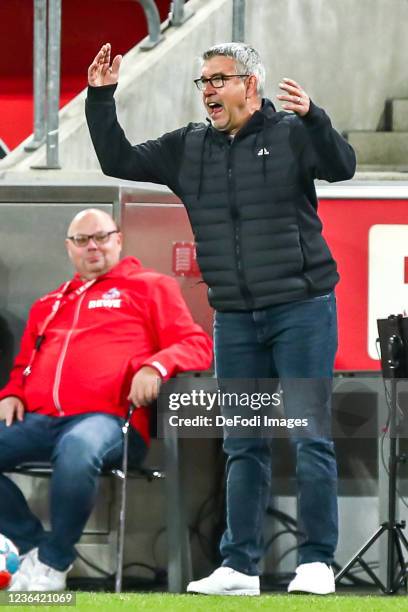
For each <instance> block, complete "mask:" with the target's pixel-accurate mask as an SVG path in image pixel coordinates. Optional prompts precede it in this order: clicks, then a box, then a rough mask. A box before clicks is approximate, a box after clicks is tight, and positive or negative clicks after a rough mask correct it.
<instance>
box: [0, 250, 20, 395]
mask: <svg viewBox="0 0 408 612" xmlns="http://www.w3.org/2000/svg"><path fill="white" fill-rule="evenodd" d="M8 286H9V271H8V269H7V268H6V266H5V265H4V264H3V262H2V261H1V260H0V389H1V388H2V387H4V385H5V384H6V382H7V380H8V377H9V373H10V370H11V367H12V365H13V357H14V350H15V348H16V346H15V344H16V343H15V338H20V337H21V335H22V333H23V329H24V325H25V323H24V321H22V320H21V319H19V318H18V317H16V316H15V315H14V314H13V313H12V312H10V311H9V310H8V309H7V299H8V293H9V292H8Z"/></svg>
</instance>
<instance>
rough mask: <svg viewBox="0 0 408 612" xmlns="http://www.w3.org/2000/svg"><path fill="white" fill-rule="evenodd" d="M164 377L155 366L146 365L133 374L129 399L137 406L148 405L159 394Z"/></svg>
mask: <svg viewBox="0 0 408 612" xmlns="http://www.w3.org/2000/svg"><path fill="white" fill-rule="evenodd" d="M161 382H162V379H161V377H160V374H159V373H158V371H157V370H155V369H154V368H150V367H149V366H144V367H143V368H141V369H140V370H139V371H138V372H136V374H135V375H134V376H133V379H132V384H131V386H130V393H129V395H128V400H129V401H130V402H132V403H133V404H134V405H135V406H147V405H148V404H151V403H152V402H153V401H154V400H155V399H156V398H157V396H158V395H159V389H160V385H161Z"/></svg>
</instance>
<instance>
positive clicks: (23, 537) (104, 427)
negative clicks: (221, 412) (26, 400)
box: [0, 413, 146, 571]
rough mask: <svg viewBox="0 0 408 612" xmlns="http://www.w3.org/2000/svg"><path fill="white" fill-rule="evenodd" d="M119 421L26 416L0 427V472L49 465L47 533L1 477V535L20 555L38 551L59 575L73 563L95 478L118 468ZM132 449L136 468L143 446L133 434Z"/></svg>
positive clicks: (98, 416)
mask: <svg viewBox="0 0 408 612" xmlns="http://www.w3.org/2000/svg"><path fill="white" fill-rule="evenodd" d="M123 422H124V421H123V419H121V418H119V417H115V416H112V415H108V414H102V413H87V414H82V415H78V416H73V417H61V418H57V417H49V416H45V415H41V414H33V413H26V414H25V416H24V420H23V421H22V422H19V421H14V422H13V424H12V425H11V426H10V427H6V426H5V422H4V421H1V422H0V472H7V471H11V470H12V469H13V468H14V467H15V466H16V465H18V464H19V463H21V462H24V461H51V463H52V466H53V472H52V476H51V481H50V504H49V508H50V523H51V531H50V532H49V533H46V532H45V531H44V528H43V526H42V524H41V522H40V521H39V519H38V518H37V517H36V516H35V515H34V514H33V513H32V512H31V510H30V508H29V507H28V504H27V501H26V499H25V498H24V496H23V494H22V492H21V491H20V489H19V488H18V487H17V485H16V484H15V483H14V482H13V481H12V480H11V479H10V478H8V477H7V476H4V474H1V475H0V533H3V534H4V535H6V536H7V537H9V538H10V539H11V540H12V541H13V542H15V544H16V546H17V547H18V548H19V551H20V554H24V553H25V552H28V551H29V550H31V549H32V548H34V547H36V546H38V548H39V559H40V561H42V562H43V563H45V564H46V565H49V566H51V567H53V568H54V569H57V570H60V571H62V570H65V569H66V568H67V567H68V566H69V565H70V564H71V563H72V562H73V560H74V559H75V557H76V553H75V548H74V545H75V544H76V543H77V542H78V540H79V539H80V537H81V534H82V531H83V529H84V527H85V524H86V522H87V520H88V518H89V515H90V514H91V511H92V508H93V506H94V503H95V499H96V494H97V489H98V482H99V474H100V472H101V470H102V469H103V468H105V467H115V466H119V465H120V463H121V460H122V451H123V433H122V429H121V427H122V425H123ZM130 446H131V449H132V450H131V453H132V456H131V458H130V460H131V461H132V463H134V464H136V463H137V464H138V463H140V462H141V461H142V460H143V458H144V456H145V454H146V444H145V443H144V441H143V439H142V438H141V437H140V436H139V434H138V433H137V432H135V431H132V440H131V444H130Z"/></svg>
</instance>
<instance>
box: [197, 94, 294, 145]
mask: <svg viewBox="0 0 408 612" xmlns="http://www.w3.org/2000/svg"><path fill="white" fill-rule="evenodd" d="M286 114H287V113H285V112H283V111H280V112H278V111H276V109H275V106H274V105H273V103H272V102H271V100H269V98H262V106H261V108H260V109H259V110H257V111H255V113H254V114H253V115H252V117H250V119H248V121H247V122H246V124H245V125H244V126H242V128H241V129H240V130H239V132H237V134H236V136H235V138H242V137H243V136H246V135H247V134H255V133H256V132H259V131H261V130H262V129H263V128H264V125H265V123H267V124H268V126H269V125H273V124H275V123H278V122H279V121H281V120H282V119H283V117H284V116H285V115H286ZM207 122H208V124H209V125H208V126H207V129H209V130H210V132H211V134H212V136H213V138H214V139H215V140H219V141H222V142H225V141H226V140H227V139H228V134H225V132H220V131H219V130H216V129H215V128H214V127H213V126H212V125H211V121H210V120H209V119H208V118H207Z"/></svg>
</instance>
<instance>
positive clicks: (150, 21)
mask: <svg viewBox="0 0 408 612" xmlns="http://www.w3.org/2000/svg"><path fill="white" fill-rule="evenodd" d="M136 2H139V4H141V5H142V8H143V10H144V13H145V17H146V21H147V31H148V38H147V40H146V41H144V42H143V43H142V44H141V45H140V48H141V49H142V51H149V50H150V49H153V47H155V46H156V45H158V44H159V42H160V41H162V40H163V36H162V33H161V30H160V25H161V24H160V13H159V11H158V8H157V6H156V2H155V1H154V0H136Z"/></svg>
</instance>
